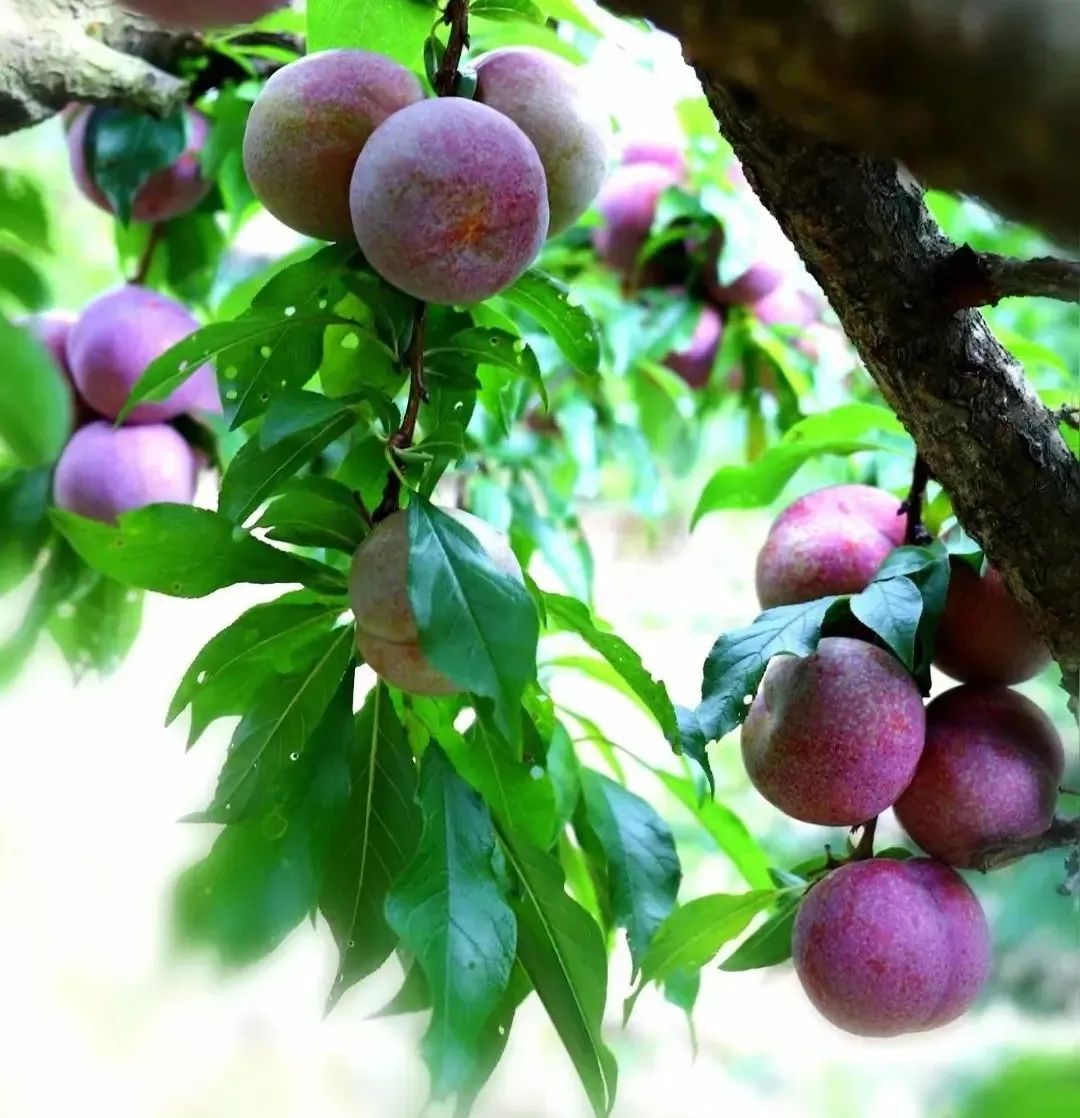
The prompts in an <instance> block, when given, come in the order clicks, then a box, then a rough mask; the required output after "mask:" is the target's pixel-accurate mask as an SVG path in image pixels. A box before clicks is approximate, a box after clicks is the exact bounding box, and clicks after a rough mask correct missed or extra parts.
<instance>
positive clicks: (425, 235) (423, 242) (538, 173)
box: [351, 97, 548, 304]
mask: <svg viewBox="0 0 1080 1118" xmlns="http://www.w3.org/2000/svg"><path fill="white" fill-rule="evenodd" d="M351 199H352V216H353V226H354V229H355V231H356V239H357V241H358V242H359V243H360V248H361V249H362V250H363V252H364V255H365V256H366V257H367V260H368V262H369V263H370V264H371V266H372V267H373V268H374V269H375V270H376V271H377V272H378V273H379V274H380V275H381V276H382V277H383V279H385V280H387V281H388V282H389V283H392V284H393V285H394V286H395V287H397V288H400V289H401V290H402V291H404V292H406V293H407V294H409V295H412V296H413V297H414V298H417V299H423V300H424V301H425V302H428V303H446V304H456V303H477V302H480V300H482V299H486V298H488V296H490V295H494V294H495V293H496V292H498V291H501V290H502V289H503V288H504V287H508V286H509V285H510V284H512V283H513V282H514V281H515V280H516V279H518V278H519V277H520V276H521V275H522V273H523V272H524V271H525V270H526V269H527V268H528V267H529V265H530V264H532V262H533V261H534V260H535V259H536V256H537V253H539V251H540V248H541V246H542V245H543V243H544V238H545V237H546V236H547V230H548V196H547V182H546V178H545V175H544V167H543V164H542V163H541V162H540V156H539V155H538V154H537V152H536V148H535V147H533V145H532V142H531V141H530V140H529V138H528V136H526V135H525V133H524V132H522V130H521V129H520V128H519V127H518V126H517V125H516V124H515V123H514V122H513V121H512V120H511V119H510V118H509V117H506V116H503V114H502V113H499V112H496V111H495V110H494V109H492V108H489V107H488V106H487V105H481V104H478V103H477V102H476V101H466V100H464V99H463V98H461V97H440V98H437V99H435V100H431V101H421V102H420V103H419V104H416V105H410V106H409V107H408V108H405V109H402V110H401V111H400V112H398V113H395V114H394V115H393V116H392V117H390V118H389V119H388V120H386V121H385V122H384V123H383V124H382V125H380V126H379V128H377V129H376V130H375V132H374V133H373V134H372V136H371V139H370V140H368V142H367V144H366V145H365V147H364V150H363V151H362V152H361V153H360V158H359V159H357V161H356V170H355V172H354V173H353V179H352V188H351Z"/></svg>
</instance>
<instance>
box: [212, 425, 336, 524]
mask: <svg viewBox="0 0 1080 1118" xmlns="http://www.w3.org/2000/svg"><path fill="white" fill-rule="evenodd" d="M356 420H357V416H356V412H354V411H352V410H351V409H350V408H344V409H342V408H340V407H338V408H335V409H334V411H333V412H332V413H331V414H328V415H325V416H324V417H323V418H322V419H320V420H317V421H316V422H315V423H314V424H313V425H312V426H310V427H306V428H304V429H302V430H300V431H297V432H296V434H292V435H288V436H286V437H285V438H282V439H280V440H278V441H276V442H273V443H271V444H270V446H269V447H266V446H264V445H262V444H261V443H260V440H259V436H258V435H252V436H251V438H250V439H248V441H247V442H246V443H245V444H244V446H243V447H241V449H240V451H239V453H238V454H237V455H236V457H235V458H234V459H233V460H232V462H230V463H229V468H228V469H227V470H226V471H225V476H224V477H223V478H222V479H221V493H220V495H219V496H218V511H219V512H221V513H222V515H224V516H227V517H228V518H229V519H230V520H232V521H234V522H235V523H237V524H242V523H243V522H244V521H245V520H247V518H248V517H249V516H250V515H251V514H252V513H253V512H254V511H255V510H256V509H257V508H258V507H259V506H260V505H261V504H262V503H263V501H265V500H266V498H267V497H269V496H270V495H271V494H272V493H273V492H274V491H275V490H276V489H278V488H279V487H280V486H281V485H282V483H283V482H285V481H286V480H288V479H289V478H291V477H292V476H293V475H294V474H296V473H297V472H298V471H299V470H301V469H303V467H304V466H306V465H308V463H309V462H311V461H312V460H313V459H314V458H315V457H316V456H317V455H319V454H321V453H322V451H324V450H325V449H326V448H327V447H328V446H329V445H330V444H331V443H332V442H334V440H335V439H339V438H341V436H342V435H344V434H346V433H347V432H348V430H349V429H350V428H351V427H352V426H353V425H354V424H355V423H356Z"/></svg>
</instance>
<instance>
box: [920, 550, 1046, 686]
mask: <svg viewBox="0 0 1080 1118" xmlns="http://www.w3.org/2000/svg"><path fill="white" fill-rule="evenodd" d="M1049 663H1050V649H1049V648H1048V647H1047V645H1046V642H1045V641H1044V640H1043V639H1042V638H1041V637H1040V636H1039V634H1038V633H1036V632H1035V629H1034V628H1033V627H1032V625H1031V622H1030V621H1028V619H1027V617H1026V615H1025V614H1024V611H1023V609H1022V608H1021V607H1020V604H1019V603H1018V602H1017V600H1016V599H1015V598H1014V597H1013V596H1012V594H1011V593H1010V592H1009V588H1008V587H1007V586H1006V585H1005V583H1004V581H1003V580H1002V578H1001V575H1000V574H998V572H997V571H995V570H994V569H993V568H992V567H987V569H986V571H985V572H984V573H983V574H981V575H980V574H979V573H978V572H977V571H976V570H975V569H974V568H973V567H972V566H971V565H970V564H969V563H966V562H964V561H963V560H961V559H954V560H953V562H952V565H951V577H950V580H949V595H948V597H947V598H946V600H945V612H944V614H943V615H942V618H941V624H940V625H939V627H938V632H937V639H936V643H935V645H934V666H935V667H937V668H940V669H941V671H943V672H944V673H945V674H946V675H949V676H952V678H953V679H955V680H958V681H959V682H961V683H1022V682H1023V681H1024V680H1026V679H1031V678H1032V676H1035V675H1038V674H1039V672H1041V671H1042V669H1043V668H1045V667H1046V665H1047V664H1049Z"/></svg>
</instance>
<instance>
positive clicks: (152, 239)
mask: <svg viewBox="0 0 1080 1118" xmlns="http://www.w3.org/2000/svg"><path fill="white" fill-rule="evenodd" d="M164 234H165V226H164V225H163V224H162V223H161V222H160V221H159V222H156V223H155V224H153V225H151V226H150V236H149V237H148V238H147V241H146V247H145V248H144V249H143V252H142V256H140V257H139V266H138V268H136V269H135V274H134V275H133V276H132V277H131V279H130V280H129V281H128V282H129V283H134V284H143V283H146V277H147V276H148V275H150V269H151V268H152V267H153V264H154V253H155V252H157V247H158V245H159V244H161V238H162V237H163V236H164Z"/></svg>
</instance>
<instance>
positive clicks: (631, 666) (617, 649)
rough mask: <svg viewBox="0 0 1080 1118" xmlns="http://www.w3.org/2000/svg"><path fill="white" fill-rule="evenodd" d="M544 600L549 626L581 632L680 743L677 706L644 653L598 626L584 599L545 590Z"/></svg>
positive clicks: (667, 734) (665, 731)
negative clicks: (651, 671) (648, 665)
mask: <svg viewBox="0 0 1080 1118" xmlns="http://www.w3.org/2000/svg"><path fill="white" fill-rule="evenodd" d="M543 601H544V608H545V609H546V610H547V619H548V627H549V628H552V629H561V630H563V631H565V632H569V633H577V635H578V636H579V637H581V638H582V640H584V641H585V643H586V644H587V645H588V646H589V647H590V648H592V649H594V650H595V651H596V652H598V653H599V654H600V655H601V656H603V658H604V659H605V660H606V661H607V662H608V664H610V665H611V667H612V668H614V669H615V671H616V672H617V673H618V674H619V676H620V677H621V678H622V679H623V681H624V682H625V683H626V684H627V686H628V687H629V688H630V689H631V690H632V691H633V692H634V694H635V695H637V697H638V698H639V699H640V700H641V702H642V703H643V704H644V705H645V708H646V709H647V710H648V711H649V712H650V713H651V714H652V716H653V717H654V718H655V719H656V721H657V724H658V725H659V727H660V729H661V731H662V732H663V734H664V737H665V738H667V740H668V741H669V742H671V743H672V745H675V746H676V747H677V746H678V744H679V742H680V735H679V725H678V719H677V718H676V715H675V708H674V707H673V706H672V705H671V699H670V698H669V697H668V693H667V688H666V687H665V686H664V684H663V683H661V682H660V680H658V679H654V678H653V677H652V676H651V675H650V674H649V672H648V671H647V670H646V668H645V666H644V665H643V664H642V662H641V657H640V656H639V655H638V654H637V653H636V652H635V651H634V650H633V649H632V648H631V647H630V646H629V645H628V644H627V643H626V641H624V640H623V639H622V637H618V636H616V635H615V634H614V633H609V632H605V631H604V630H602V629H599V628H597V626H596V623H595V622H594V621H593V619H592V616H591V615H590V613H589V611H588V609H587V608H586V607H585V606H584V605H583V604H582V603H581V602H579V601H576V600H575V599H574V598H567V597H564V596H563V595H561V594H548V593H545V594H544V596H543Z"/></svg>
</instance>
